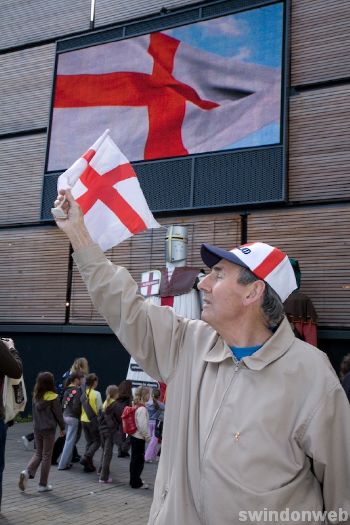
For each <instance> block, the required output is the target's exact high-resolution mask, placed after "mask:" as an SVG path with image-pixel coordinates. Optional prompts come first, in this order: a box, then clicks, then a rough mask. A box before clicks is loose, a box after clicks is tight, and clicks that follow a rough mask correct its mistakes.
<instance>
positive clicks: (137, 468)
mask: <svg viewBox="0 0 350 525" xmlns="http://www.w3.org/2000/svg"><path fill="white" fill-rule="evenodd" d="M130 443H131V460H130V486H131V487H132V488H133V489H138V488H139V487H142V485H143V483H142V479H141V472H142V471H143V467H144V464H145V440H144V439H138V438H135V437H133V436H131V437H130Z"/></svg>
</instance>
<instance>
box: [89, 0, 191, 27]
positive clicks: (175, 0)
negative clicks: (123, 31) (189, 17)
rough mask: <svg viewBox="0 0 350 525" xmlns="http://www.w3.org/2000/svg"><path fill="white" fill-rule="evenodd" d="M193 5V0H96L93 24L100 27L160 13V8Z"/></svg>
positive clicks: (168, 8) (167, 8)
mask: <svg viewBox="0 0 350 525" xmlns="http://www.w3.org/2000/svg"><path fill="white" fill-rule="evenodd" d="M191 4H192V5H193V4H194V2H193V0H192V1H191V0H96V10H95V26H96V27H101V26H104V25H107V24H113V23H116V22H121V21H125V20H131V19H133V18H140V17H142V16H147V15H152V14H160V12H161V9H163V8H164V9H166V10H171V9H176V8H178V7H184V6H190V5H191Z"/></svg>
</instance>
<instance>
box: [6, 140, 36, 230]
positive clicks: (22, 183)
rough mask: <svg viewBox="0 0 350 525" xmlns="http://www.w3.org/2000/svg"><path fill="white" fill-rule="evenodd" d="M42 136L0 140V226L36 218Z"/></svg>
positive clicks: (33, 220)
mask: <svg viewBox="0 0 350 525" xmlns="http://www.w3.org/2000/svg"><path fill="white" fill-rule="evenodd" d="M45 146H46V135H44V134H38V135H32V136H27V137H17V138H11V139H5V140H0V166H1V176H0V224H13V223H19V222H20V223H25V222H35V221H38V220H39V219H40V212H41V191H42V184H43V170H44V156H45Z"/></svg>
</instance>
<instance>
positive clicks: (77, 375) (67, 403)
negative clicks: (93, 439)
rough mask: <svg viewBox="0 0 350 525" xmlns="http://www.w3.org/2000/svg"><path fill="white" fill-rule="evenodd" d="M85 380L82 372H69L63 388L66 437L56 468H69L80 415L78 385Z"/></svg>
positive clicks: (80, 393)
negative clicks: (66, 382)
mask: <svg viewBox="0 0 350 525" xmlns="http://www.w3.org/2000/svg"><path fill="white" fill-rule="evenodd" d="M83 379H84V381H85V378H84V374H83V373H82V372H73V373H71V375H70V377H69V379H68V385H67V387H66V388H65V390H64V394H63V399H62V405H63V418H64V422H65V425H66V439H65V443H64V447H63V451H62V454H61V458H60V462H59V464H58V470H67V469H70V468H71V466H72V464H71V459H72V456H73V450H74V447H75V443H76V439H77V435H78V428H79V424H80V417H81V401H80V398H81V396H82V391H81V388H80V385H81V383H82V381H83Z"/></svg>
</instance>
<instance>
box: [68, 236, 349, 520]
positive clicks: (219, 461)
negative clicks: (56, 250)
mask: <svg viewBox="0 0 350 525" xmlns="http://www.w3.org/2000/svg"><path fill="white" fill-rule="evenodd" d="M74 259H75V261H76V263H77V265H78V267H79V270H80V273H81V275H82V277H83V279H84V281H85V283H86V285H87V288H88V290H89V293H90V296H91V298H92V300H93V302H94V304H95V306H96V307H97V308H98V310H99V311H100V313H101V314H102V315H103V316H104V317H105V319H106V320H107V322H108V324H109V325H110V327H111V328H112V330H113V331H114V332H115V333H116V335H117V336H118V338H119V340H120V341H121V342H122V344H123V345H124V346H125V347H126V348H127V349H128V351H129V352H130V353H131V354H132V355H133V357H134V358H135V359H136V361H137V362H138V363H139V365H140V366H142V367H143V368H144V369H145V371H146V372H147V373H148V374H150V375H151V376H152V377H154V378H155V379H157V380H160V381H164V382H165V383H167V385H168V390H167V410H166V415H165V422H164V430H163V447H162V454H161V458H160V463H159V468H158V473H157V479H156V483H155V490H154V499H153V504H152V508H151V512H150V518H149V524H152V525H198V524H202V525H232V524H239V523H241V522H245V523H253V522H254V523H256V520H255V521H254V520H251V519H250V516H249V515H248V511H251V512H253V511H264V510H265V511H266V512H267V511H277V512H281V511H284V512H285V514H284V515H283V517H284V518H285V517H286V516H287V514H286V512H287V511H288V512H289V513H291V512H292V511H297V512H302V511H309V512H311V511H322V509H323V506H324V507H325V509H326V510H327V511H336V512H338V511H339V509H343V510H346V511H347V512H349V514H350V411H349V405H348V400H347V399H346V396H345V393H344V391H343V389H342V387H341V385H340V383H339V381H338V379H337V377H336V375H335V373H334V372H333V369H332V367H331V365H330V364H329V361H328V359H327V357H326V355H325V354H323V353H322V352H320V351H319V350H317V349H316V348H314V347H312V346H310V345H308V344H307V343H304V342H302V341H300V340H298V339H295V337H294V335H293V333H292V331H291V329H290V326H289V323H288V322H287V321H286V320H284V321H283V322H282V323H281V325H280V327H279V328H278V330H277V331H276V333H275V334H274V335H273V336H272V337H271V338H270V339H269V340H268V341H267V343H266V344H265V345H264V346H263V347H262V348H261V349H260V350H259V351H258V352H256V353H255V354H254V355H253V356H251V357H247V358H244V359H243V360H242V361H241V362H240V363H236V362H235V361H234V359H233V358H232V353H231V351H230V349H229V348H228V347H227V345H226V344H225V342H224V341H223V339H222V338H221V337H220V336H219V335H218V334H217V333H216V332H215V331H214V330H213V329H212V328H211V327H210V326H209V325H207V324H206V323H204V322H202V321H191V320H188V319H184V318H181V317H179V316H177V315H176V314H175V313H174V311H173V310H172V309H171V308H167V307H157V306H154V305H152V304H147V303H146V302H144V300H143V298H142V297H141V296H140V295H138V290H137V285H136V283H135V282H134V281H133V279H132V278H131V276H130V275H129V273H128V272H127V270H126V269H124V268H121V267H116V266H114V265H113V264H112V263H111V262H110V261H108V259H106V258H105V256H104V255H103V253H102V252H101V251H100V250H99V248H98V247H97V246H91V247H88V248H84V249H81V250H79V251H78V252H76V253H75V254H74ZM242 512H243V514H242ZM295 517H296V515H295V514H294V515H293V519H292V520H290V521H289V520H286V519H283V523H293V524H295V523H305V520H304V521H301V520H300V521H296V520H295V519H294V518H295ZM280 521H281V522H282V519H281V520H280ZM264 522H266V520H264V519H261V520H260V523H264ZM274 522H275V523H277V522H279V521H276V520H275V521H274ZM349 522H350V520H349V521H347V522H346V523H349ZM307 523H309V524H316V523H320V521H319V520H317V519H315V520H314V519H310V520H309V521H307ZM323 523H327V522H323ZM334 523H337V521H335V522H334Z"/></svg>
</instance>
